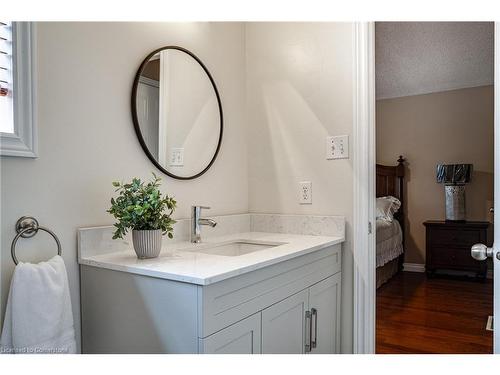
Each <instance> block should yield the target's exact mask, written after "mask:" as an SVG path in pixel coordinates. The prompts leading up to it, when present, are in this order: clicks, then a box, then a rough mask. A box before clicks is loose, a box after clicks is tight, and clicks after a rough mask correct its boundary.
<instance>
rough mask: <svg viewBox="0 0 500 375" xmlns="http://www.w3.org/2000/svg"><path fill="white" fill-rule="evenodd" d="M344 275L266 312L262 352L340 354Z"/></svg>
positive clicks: (338, 274) (314, 286)
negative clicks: (341, 302)
mask: <svg viewBox="0 0 500 375" xmlns="http://www.w3.org/2000/svg"><path fill="white" fill-rule="evenodd" d="M340 285H341V284H340V273H337V274H335V275H334V276H330V277H329V278H327V279H325V280H323V281H320V282H319V283H317V284H315V285H313V286H312V287H310V288H308V289H306V290H303V291H302V292H300V293H297V294H294V295H293V296H290V297H288V298H286V299H285V300H283V301H281V302H278V303H276V304H274V305H272V306H270V307H268V308H267V309H265V310H264V311H262V353H265V354H301V353H330V354H331V353H337V352H338V350H339V344H340V336H339V332H338V329H339V324H340Z"/></svg>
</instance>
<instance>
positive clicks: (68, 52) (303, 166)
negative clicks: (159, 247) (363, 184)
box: [1, 23, 353, 352]
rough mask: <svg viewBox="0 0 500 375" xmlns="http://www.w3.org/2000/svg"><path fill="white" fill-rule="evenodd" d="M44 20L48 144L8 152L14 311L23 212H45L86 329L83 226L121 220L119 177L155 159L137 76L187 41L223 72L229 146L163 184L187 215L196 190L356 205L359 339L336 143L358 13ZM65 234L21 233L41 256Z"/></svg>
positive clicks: (348, 175) (347, 277)
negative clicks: (207, 164)
mask: <svg viewBox="0 0 500 375" xmlns="http://www.w3.org/2000/svg"><path fill="white" fill-rule="evenodd" d="M38 29H39V33H38V44H39V81H38V97H39V108H38V119H39V133H40V136H39V137H40V138H39V149H40V157H39V158H38V159H36V160H30V159H22V158H2V159H1V167H2V168H1V169H2V170H1V177H2V184H1V187H2V191H1V200H2V214H1V220H2V223H1V234H2V238H1V246H2V247H1V249H2V251H1V256H2V259H1V265H2V290H1V293H2V310H3V308H4V307H5V299H6V296H7V286H8V285H9V280H10V277H11V273H12V269H13V263H12V262H11V260H10V253H9V247H10V241H11V240H12V237H13V236H14V229H13V225H14V223H15V221H16V220H17V219H18V217H20V216H22V215H24V214H29V215H34V216H36V217H37V218H38V219H39V220H40V222H41V223H42V225H46V226H48V227H50V228H51V229H53V230H54V231H55V232H56V233H57V234H58V235H59V237H60V239H61V242H62V245H63V256H64V259H65V261H66V264H67V266H68V273H69V279H70V288H71V292H72V301H73V304H74V313H75V317H76V320H77V328H78V326H79V305H78V302H79V293H78V292H79V285H78V268H77V263H76V228H78V227H82V226H91V225H105V224H111V223H112V222H113V220H112V218H111V217H110V216H109V214H107V213H106V212H105V210H106V209H107V208H108V206H109V199H110V197H111V196H112V195H113V191H114V190H113V188H112V186H111V181H112V180H115V179H129V178H131V177H133V176H139V177H144V178H147V177H148V176H149V173H150V171H153V170H155V168H154V166H153V165H152V164H151V163H150V162H149V160H148V159H147V157H146V156H145V154H144V153H143V151H142V149H141V148H140V145H139V143H138V141H137V139H136V136H135V133H134V130H133V126H132V121H131V114H130V95H131V87H132V81H133V78H134V76H135V73H136V70H137V68H138V66H139V64H140V63H141V61H142V59H143V58H144V57H145V56H146V54H147V53H149V52H150V51H152V50H153V49H155V48H158V47H160V46H164V45H169V44H176V45H181V46H183V47H186V48H188V49H190V50H192V51H193V52H194V53H196V54H197V55H198V56H199V57H200V59H201V60H202V61H203V62H204V63H205V64H206V66H207V67H208V69H209V70H210V71H211V73H212V75H213V77H214V79H215V81H216V83H217V86H218V89H219V91H220V95H221V100H222V104H223V109H224V118H225V124H224V139H223V142H222V147H221V151H220V154H219V156H218V158H217V160H216V162H215V164H214V165H213V166H212V168H211V169H210V170H209V171H208V172H207V173H206V174H205V175H203V176H202V177H200V178H198V179H195V180H193V181H177V180H173V179H170V178H168V177H166V176H163V177H164V190H165V191H168V192H169V193H171V194H173V195H175V197H176V198H177V200H178V202H179V208H178V210H177V213H176V217H177V218H187V217H188V216H189V206H191V205H192V204H196V203H197V204H207V205H210V206H212V207H213V209H212V212H211V213H212V214H214V215H215V214H217V215H220V214H229V213H241V212H248V211H249V210H250V211H252V212H274V213H297V214H330V215H345V216H346V217H347V234H346V235H347V242H346V243H345V245H344V254H343V257H344V258H343V267H344V268H343V280H342V282H343V296H342V298H343V311H342V351H343V352H351V351H352V250H351V243H352V235H351V223H352V198H353V197H352V183H353V181H352V162H351V159H350V160H337V161H327V160H325V155H324V153H325V136H326V135H327V134H331V135H337V134H348V135H352V69H351V67H352V25H351V24H341V23H308V24H297V23H294V24H286V23H269V24H265V23H263V24H256V23H249V24H246V25H244V24H238V23H208V24H198V23H179V24H175V23H170V24H168V23H167V24H166V23H158V24H155V23H127V24H123V23H45V24H39V26H38ZM245 29H246V33H245ZM246 46H247V47H248V48H246ZM245 75H246V79H245ZM245 84H247V86H248V87H247V90H246V92H245ZM245 94H246V95H247V99H248V100H247V102H246V105H247V106H248V108H247V109H248V110H247V111H245V108H246V107H245ZM245 116H247V117H248V122H247V127H248V132H247V131H246V130H245V125H244V124H245V121H247V118H246V117H245ZM247 138H248V142H247ZM247 144H248V146H247ZM247 147H248V152H247ZM351 156H352V155H351ZM302 180H310V181H312V183H313V204H312V205H309V206H301V205H299V204H298V202H297V182H298V181H302ZM53 246H54V244H53V243H52V242H51V241H50V239H49V238H48V236H45V235H43V234H40V235H38V236H37V237H36V238H34V239H31V240H24V241H22V242H20V246H19V257H20V258H23V259H30V260H36V256H35V254H34V252H33V250H34V249H35V247H38V248H40V247H43V249H44V251H42V252H41V253H43V254H40V258H42V259H43V258H46V257H49V256H51V255H52V253H53V251H54V250H53ZM45 249H46V250H45Z"/></svg>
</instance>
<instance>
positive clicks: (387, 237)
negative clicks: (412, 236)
mask: <svg viewBox="0 0 500 375" xmlns="http://www.w3.org/2000/svg"><path fill="white" fill-rule="evenodd" d="M397 162H398V164H397V165H395V166H387V165H381V164H377V168H376V196H377V198H378V197H386V196H392V197H395V198H397V199H399V201H400V202H401V207H400V208H399V210H398V211H397V212H396V213H395V214H394V220H393V221H392V222H388V221H385V220H379V219H377V223H376V244H377V245H376V251H377V255H376V264H377V270H376V277H377V288H378V287H380V286H381V285H382V284H384V283H386V282H387V281H389V280H390V279H391V278H392V277H393V276H394V275H395V274H396V273H398V272H399V270H401V269H402V268H403V259H404V249H405V246H404V228H405V226H404V218H405V214H404V199H403V198H404V177H405V166H404V162H405V159H404V158H403V157H402V156H400V157H399V159H398V161H397Z"/></svg>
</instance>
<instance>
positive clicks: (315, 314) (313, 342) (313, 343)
mask: <svg viewBox="0 0 500 375" xmlns="http://www.w3.org/2000/svg"><path fill="white" fill-rule="evenodd" d="M311 315H312V316H311V338H312V332H313V330H312V321H313V319H312V317H314V339H312V340H311V350H312V349H314V348H315V347H316V346H317V345H318V310H317V309H315V308H312V309H311Z"/></svg>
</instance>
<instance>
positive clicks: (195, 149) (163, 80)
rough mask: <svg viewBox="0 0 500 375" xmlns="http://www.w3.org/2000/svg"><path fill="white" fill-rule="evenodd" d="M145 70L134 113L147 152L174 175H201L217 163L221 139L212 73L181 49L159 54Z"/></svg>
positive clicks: (192, 176) (220, 126)
mask: <svg viewBox="0 0 500 375" xmlns="http://www.w3.org/2000/svg"><path fill="white" fill-rule="evenodd" d="M141 67H142V69H141V70H140V71H139V73H138V77H137V78H136V86H135V90H134V91H135V108H133V110H134V112H135V116H134V117H135V118H134V122H135V127H136V131H137V133H138V136H139V139H140V140H141V144H142V146H143V148H145V150H146V153H147V154H148V156H149V157H150V158H151V160H152V161H153V162H154V163H155V164H156V165H157V167H159V168H160V169H162V170H163V171H164V172H165V173H167V174H168V175H170V176H172V177H175V178H181V179H189V178H194V177H197V176H199V175H201V174H202V173H204V172H205V171H206V170H207V169H208V168H209V167H210V165H211V163H212V162H213V161H214V160H215V157H216V154H217V151H218V148H219V145H220V140H221V136H222V110H221V107H220V100H219V96H218V93H217V88H216V86H215V83H214V82H213V80H212V78H211V76H210V73H209V72H208V70H207V69H206V68H205V66H204V65H203V63H202V62H201V61H200V60H198V59H197V58H196V56H194V55H193V54H192V53H191V52H189V51H186V50H184V49H179V47H166V48H165V49H162V50H159V51H158V52H156V53H154V54H152V55H150V57H149V58H148V59H147V60H146V61H145V62H144V63H143V65H142V66H141ZM141 138H142V139H141Z"/></svg>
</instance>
